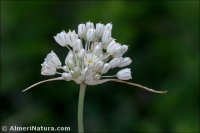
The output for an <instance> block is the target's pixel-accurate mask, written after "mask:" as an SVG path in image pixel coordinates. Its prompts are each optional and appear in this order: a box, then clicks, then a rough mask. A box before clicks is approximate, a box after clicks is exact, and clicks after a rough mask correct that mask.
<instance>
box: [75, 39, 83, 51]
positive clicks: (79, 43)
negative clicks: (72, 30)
mask: <svg viewBox="0 0 200 133" xmlns="http://www.w3.org/2000/svg"><path fill="white" fill-rule="evenodd" d="M82 48H83V45H82V42H81V40H80V39H76V43H75V45H74V46H73V50H74V51H80V50H81V49H82Z"/></svg>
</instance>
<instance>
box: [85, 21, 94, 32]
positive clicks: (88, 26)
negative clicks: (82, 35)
mask: <svg viewBox="0 0 200 133" xmlns="http://www.w3.org/2000/svg"><path fill="white" fill-rule="evenodd" d="M86 28H87V30H89V29H94V24H93V23H92V22H86Z"/></svg>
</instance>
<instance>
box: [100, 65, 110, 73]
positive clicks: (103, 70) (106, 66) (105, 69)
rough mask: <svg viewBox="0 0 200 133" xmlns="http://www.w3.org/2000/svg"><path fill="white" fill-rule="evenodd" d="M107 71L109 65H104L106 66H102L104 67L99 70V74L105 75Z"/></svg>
mask: <svg viewBox="0 0 200 133" xmlns="http://www.w3.org/2000/svg"><path fill="white" fill-rule="evenodd" d="M109 69H110V64H109V63H106V64H104V66H103V68H102V70H101V73H102V74H104V73H107V72H108V70H109Z"/></svg>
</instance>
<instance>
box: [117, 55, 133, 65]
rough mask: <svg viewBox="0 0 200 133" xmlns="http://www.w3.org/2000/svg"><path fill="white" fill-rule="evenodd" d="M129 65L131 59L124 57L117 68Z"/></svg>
mask: <svg viewBox="0 0 200 133" xmlns="http://www.w3.org/2000/svg"><path fill="white" fill-rule="evenodd" d="M131 63H132V60H131V58H129V57H125V58H122V59H121V62H120V64H119V66H118V67H125V66H128V65H130V64H131Z"/></svg>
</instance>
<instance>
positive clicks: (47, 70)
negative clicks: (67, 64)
mask: <svg viewBox="0 0 200 133" xmlns="http://www.w3.org/2000/svg"><path fill="white" fill-rule="evenodd" d="M41 65H42V69H41V74H42V75H47V76H48V75H55V74H56V68H55V67H52V66H50V65H48V64H47V62H46V61H44V62H43V63H42V64H41Z"/></svg>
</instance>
